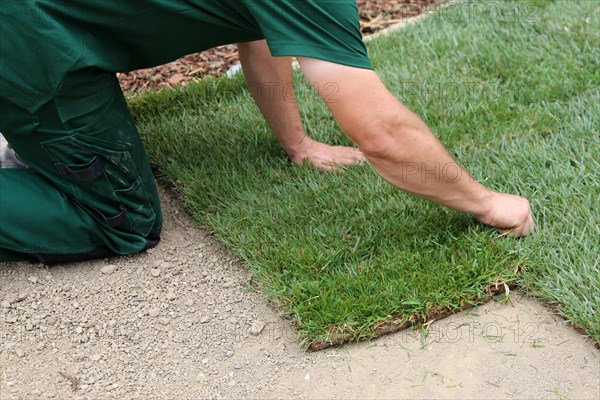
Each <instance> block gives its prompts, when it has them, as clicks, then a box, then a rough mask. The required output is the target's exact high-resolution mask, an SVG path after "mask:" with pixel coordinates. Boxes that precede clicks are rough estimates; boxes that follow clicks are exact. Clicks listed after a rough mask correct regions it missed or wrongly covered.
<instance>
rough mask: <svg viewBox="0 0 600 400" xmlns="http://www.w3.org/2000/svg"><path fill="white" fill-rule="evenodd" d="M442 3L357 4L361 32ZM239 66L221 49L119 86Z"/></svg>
mask: <svg viewBox="0 0 600 400" xmlns="http://www.w3.org/2000/svg"><path fill="white" fill-rule="evenodd" d="M443 2H444V0H357V4H358V8H359V13H360V25H361V31H362V33H363V35H365V36H367V35H370V34H373V33H375V32H378V31H380V30H382V29H385V28H387V27H389V26H390V25H394V24H396V23H398V22H401V21H402V20H403V19H406V18H408V17H414V16H417V15H419V14H421V13H422V12H423V11H426V10H428V9H430V8H431V7H432V6H435V5H436V4H440V3H443ZM238 63H239V56H238V53H237V47H236V46H235V45H227V46H220V47H217V48H214V49H210V50H207V51H204V52H202V53H195V54H190V55H188V56H185V57H182V58H180V59H178V60H176V61H173V62H170V63H168V64H164V65H160V66H158V67H154V68H147V69H141V70H137V71H132V72H129V73H122V74H119V82H120V83H121V88H122V89H123V92H125V94H126V95H132V94H135V93H137V92H140V91H143V90H146V89H160V88H164V87H174V86H177V85H185V84H186V83H188V82H191V81H197V80H199V79H202V78H203V77H216V76H221V75H224V74H225V73H226V72H227V70H228V69H229V68H231V67H232V66H234V65H235V64H238Z"/></svg>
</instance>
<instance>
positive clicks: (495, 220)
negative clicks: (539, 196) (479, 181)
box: [476, 191, 535, 237]
mask: <svg viewBox="0 0 600 400" xmlns="http://www.w3.org/2000/svg"><path fill="white" fill-rule="evenodd" d="M486 203H487V204H488V206H489V210H488V211H486V212H485V213H484V214H482V215H476V218H477V219H478V220H479V221H480V222H482V223H484V224H486V225H490V226H493V227H495V228H498V229H499V230H500V232H501V233H502V234H503V235H508V236H515V237H522V236H527V235H529V234H530V233H532V232H533V231H534V229H535V222H534V221H533V216H532V215H531V207H530V205H529V201H527V200H526V199H524V198H522V197H519V196H514V195H512V194H506V193H495V192H491V191H490V195H489V197H488V199H487V200H486Z"/></svg>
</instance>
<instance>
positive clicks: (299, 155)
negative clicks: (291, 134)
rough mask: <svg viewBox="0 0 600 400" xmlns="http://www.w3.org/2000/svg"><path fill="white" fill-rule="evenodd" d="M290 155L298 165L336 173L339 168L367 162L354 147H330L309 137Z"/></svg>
mask: <svg viewBox="0 0 600 400" xmlns="http://www.w3.org/2000/svg"><path fill="white" fill-rule="evenodd" d="M290 153H291V154H289V157H290V159H291V160H292V161H293V162H295V163H296V164H303V163H305V162H307V163H308V165H311V166H313V167H315V168H317V169H318V170H320V171H336V170H337V169H338V167H348V166H351V165H355V164H361V163H363V162H365V161H366V159H365V156H364V155H363V153H362V152H361V151H360V150H358V149H356V148H354V147H346V146H330V145H327V144H324V143H321V142H317V141H316V140H313V139H311V138H309V137H308V136H306V137H305V138H304V140H302V142H301V143H300V145H298V147H297V149H296V150H295V151H290Z"/></svg>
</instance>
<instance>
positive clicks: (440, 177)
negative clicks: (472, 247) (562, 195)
mask: <svg viewBox="0 0 600 400" xmlns="http://www.w3.org/2000/svg"><path fill="white" fill-rule="evenodd" d="M299 62H300V65H301V67H302V70H303V71H304V73H305V74H306V75H307V77H308V79H309V80H310V81H311V82H319V83H320V84H319V85H318V89H320V90H321V96H322V97H323V98H326V97H327V96H328V95H329V94H330V93H325V92H324V90H323V88H324V87H326V85H325V84H324V83H326V82H328V83H334V84H335V85H336V91H337V93H336V96H335V98H333V99H332V98H329V100H328V101H327V100H326V101H327V105H328V107H329V109H330V110H331V111H332V113H333V115H334V117H335V118H336V120H337V121H338V123H339V124H340V126H341V128H342V129H343V130H344V132H345V133H346V134H347V135H348V136H349V137H350V139H352V141H353V142H354V143H356V145H357V146H358V147H359V148H360V149H361V150H362V151H363V153H364V154H365V156H366V157H367V159H368V161H369V162H370V164H371V165H372V166H373V168H374V169H375V170H376V171H377V172H378V173H379V174H380V175H381V176H382V177H384V178H385V179H386V180H387V181H388V182H390V183H391V184H393V185H394V186H396V187H398V188H400V189H402V190H404V191H406V192H408V193H412V194H414V195H416V196H419V197H422V198H424V199H427V200H430V201H434V202H436V203H439V204H442V205H444V206H447V207H450V208H452V209H455V210H459V211H464V212H468V213H471V214H473V215H475V216H476V217H477V219H479V220H480V221H481V222H483V223H485V224H488V225H491V226H494V227H496V228H499V229H500V230H501V231H502V232H503V233H507V234H511V235H514V236H525V235H527V234H528V233H530V232H532V231H533V229H534V227H535V223H534V221H533V218H532V215H531V211H530V206H529V202H528V201H527V200H525V199H523V198H521V197H518V196H513V195H508V194H502V193H496V192H493V191H491V190H489V189H486V188H485V187H483V186H482V185H481V184H479V183H478V182H477V181H475V179H473V177H472V176H471V175H470V174H469V173H468V172H467V171H466V170H464V169H463V168H462V167H460V166H459V165H458V164H457V163H456V162H455V161H454V160H453V159H452V157H451V156H450V154H448V152H447V151H446V149H445V148H444V146H443V145H442V144H441V143H440V141H439V140H437V138H436V137H435V136H434V135H433V134H432V133H431V131H430V130H429V128H428V127H427V126H426V125H425V123H424V122H423V121H422V120H421V119H420V118H419V117H417V116H416V115H415V114H414V113H412V112H411V111H410V110H408V109H407V108H406V107H405V106H404V105H402V103H400V102H399V101H398V100H397V99H396V98H395V97H394V96H393V95H392V94H391V93H390V92H389V91H388V90H387V89H386V88H385V86H384V85H383V83H382V82H381V80H380V79H379V77H378V76H377V74H376V73H375V72H374V71H371V70H366V69H360V68H353V67H347V66H343V65H339V64H334V63H330V62H326V61H321V60H316V59H311V58H299Z"/></svg>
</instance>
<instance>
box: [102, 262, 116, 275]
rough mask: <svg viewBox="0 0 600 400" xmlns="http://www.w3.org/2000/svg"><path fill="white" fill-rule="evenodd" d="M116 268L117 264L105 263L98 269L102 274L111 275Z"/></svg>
mask: <svg viewBox="0 0 600 400" xmlns="http://www.w3.org/2000/svg"><path fill="white" fill-rule="evenodd" d="M116 270H117V266H116V265H113V264H111V265H107V266H105V267H102V269H101V270H100V272H102V273H103V274H104V275H111V274H113V273H114V272H115V271H116Z"/></svg>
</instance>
